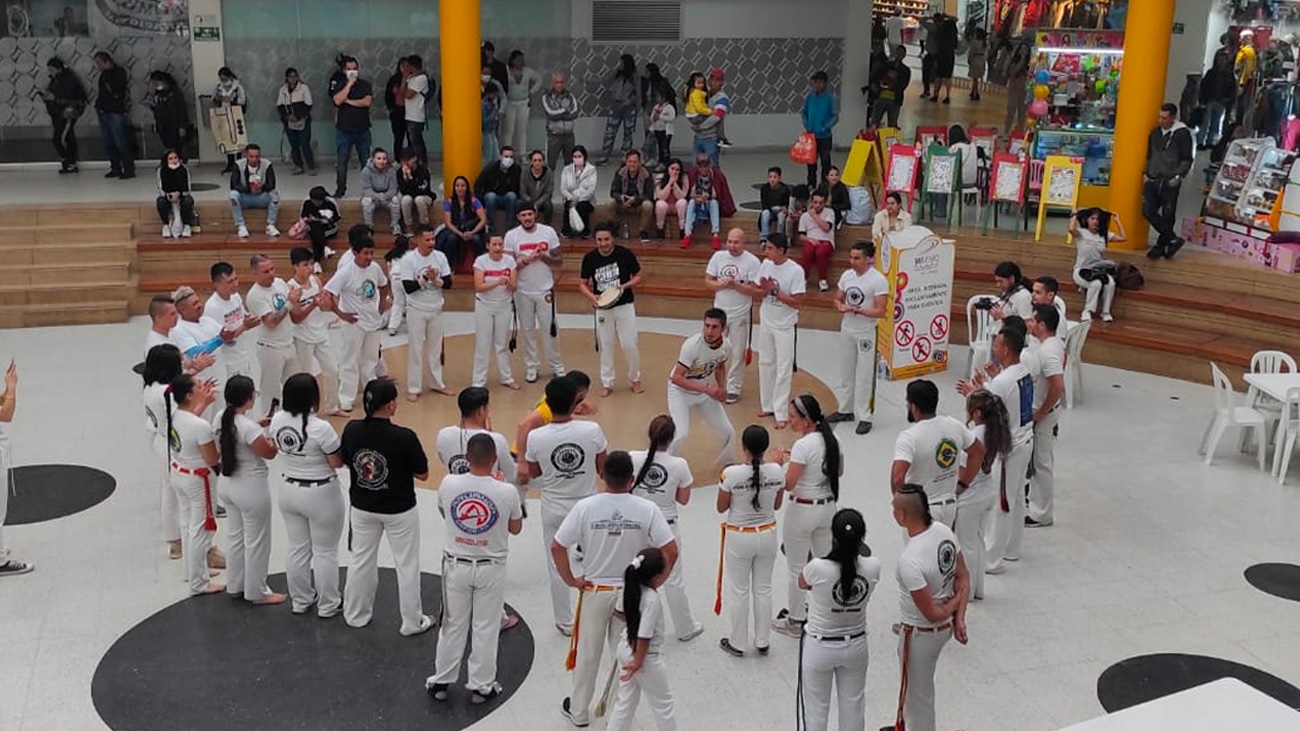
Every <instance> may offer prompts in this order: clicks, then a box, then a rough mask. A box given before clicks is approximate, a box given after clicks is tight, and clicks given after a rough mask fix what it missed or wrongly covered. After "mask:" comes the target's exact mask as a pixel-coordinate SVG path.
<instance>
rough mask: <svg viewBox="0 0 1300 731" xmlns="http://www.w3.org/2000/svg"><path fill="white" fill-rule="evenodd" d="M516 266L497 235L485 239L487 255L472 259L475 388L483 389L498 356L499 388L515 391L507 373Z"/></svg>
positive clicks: (511, 374)
mask: <svg viewBox="0 0 1300 731" xmlns="http://www.w3.org/2000/svg"><path fill="white" fill-rule="evenodd" d="M518 286H519V267H517V266H516V265H515V258H514V257H513V256H510V255H509V254H507V253H505V241H504V239H502V238H501V237H500V236H493V237H492V238H490V239H488V245H487V253H486V254H484V255H482V256H480V257H478V258H477V259H475V260H474V376H473V380H474V382H473V384H471V385H474V386H479V387H486V386H487V379H488V370H489V368H490V367H491V364H492V354H493V353H495V354H496V357H497V375H498V376H500V377H501V385H503V386H505V387H506V388H508V389H510V390H512V391H518V390H519V386H518V384H516V383H515V377H514V374H513V373H512V372H511V370H510V344H509V343H510V325H511V320H512V318H513V316H514V294H515V289H516V288H517V287H518Z"/></svg>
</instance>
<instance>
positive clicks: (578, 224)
mask: <svg viewBox="0 0 1300 731" xmlns="http://www.w3.org/2000/svg"><path fill="white" fill-rule="evenodd" d="M569 228H571V229H573V231H574V233H582V229H583V223H582V214H581V213H578V206H577V205H572V206H569Z"/></svg>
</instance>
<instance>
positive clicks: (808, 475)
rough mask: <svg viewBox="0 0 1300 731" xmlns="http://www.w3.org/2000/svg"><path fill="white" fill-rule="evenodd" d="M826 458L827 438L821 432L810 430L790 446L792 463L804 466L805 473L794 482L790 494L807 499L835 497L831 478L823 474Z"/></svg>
mask: <svg viewBox="0 0 1300 731" xmlns="http://www.w3.org/2000/svg"><path fill="white" fill-rule="evenodd" d="M825 460H826V438H825V437H823V436H822V433H821V432H817V431H814V432H809V433H807V434H805V435H803V436H801V437H799V439H798V441H796V442H795V443H794V446H793V447H790V463H791V464H801V465H803V466H804V470H803V474H802V475H800V476H799V481H798V482H796V483H795V484H794V490H792V491H791V492H790V495H791V496H793V497H797V498H802V499H805V500H822V499H824V498H829V497H834V495H833V494H832V493H831V480H830V478H829V477H827V476H826V475H824V474H822V464H823V463H824V462H825Z"/></svg>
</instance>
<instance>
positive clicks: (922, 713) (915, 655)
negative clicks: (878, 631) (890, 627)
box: [898, 625, 952, 731]
mask: <svg viewBox="0 0 1300 731" xmlns="http://www.w3.org/2000/svg"><path fill="white" fill-rule="evenodd" d="M950 639H952V628H948V629H946V630H944V631H942V632H917V631H916V630H915V629H914V628H911V627H908V626H906V625H904V626H903V628H902V631H900V632H899V633H898V656H899V659H900V661H901V660H902V659H903V656H904V648H905V647H906V662H904V664H903V668H902V674H903V675H904V676H906V681H905V682H906V683H907V692H906V693H905V694H904V696H903V722H904V725H905V726H906V727H907V731H934V670H935V668H936V667H938V665H939V653H941V652H943V646H944V645H946V644H948V640H950Z"/></svg>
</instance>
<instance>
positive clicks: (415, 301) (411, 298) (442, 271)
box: [398, 249, 451, 312]
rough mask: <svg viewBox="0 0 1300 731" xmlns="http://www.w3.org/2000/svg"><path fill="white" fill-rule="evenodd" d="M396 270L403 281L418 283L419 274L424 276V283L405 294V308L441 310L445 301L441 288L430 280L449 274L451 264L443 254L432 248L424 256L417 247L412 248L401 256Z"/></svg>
mask: <svg viewBox="0 0 1300 731" xmlns="http://www.w3.org/2000/svg"><path fill="white" fill-rule="evenodd" d="M398 270H399V271H401V273H402V281H403V282H416V283H419V281H420V276H421V275H424V278H425V283H424V284H423V285H421V287H420V289H417V290H416V291H414V292H408V293H407V294H406V307H407V309H410V310H418V311H420V312H441V311H442V306H443V303H444V301H445V299H444V297H443V294H442V288H441V287H439V286H438V285H437V284H435V283H434V282H433V281H432V280H434V279H442V278H443V277H450V276H451V265H450V264H448V263H447V256H446V255H445V254H443V253H442V252H441V251H438V250H437V249H433V250H431V251H430V252H429V255H428V256H425V255H423V254H421V253H420V250H419V249H412V250H411V251H408V252H406V256H403V257H402V260H401V261H400V262H399V263H398Z"/></svg>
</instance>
